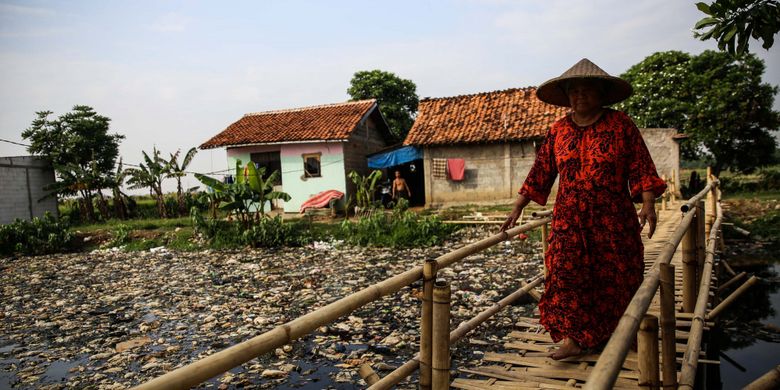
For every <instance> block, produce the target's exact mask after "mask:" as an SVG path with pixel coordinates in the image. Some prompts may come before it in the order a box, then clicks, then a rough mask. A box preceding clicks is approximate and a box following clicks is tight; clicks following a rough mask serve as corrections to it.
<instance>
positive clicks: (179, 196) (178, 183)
mask: <svg viewBox="0 0 780 390" xmlns="http://www.w3.org/2000/svg"><path fill="white" fill-rule="evenodd" d="M176 196H177V198H176V199H177V200H178V202H179V216H180V217H183V216H185V215H187V206H186V205H185V204H184V194H182V190H181V177H180V176H176Z"/></svg>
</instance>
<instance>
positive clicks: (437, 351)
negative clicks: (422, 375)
mask: <svg viewBox="0 0 780 390" xmlns="http://www.w3.org/2000/svg"><path fill="white" fill-rule="evenodd" d="M450 293H451V291H450V285H449V283H447V281H445V280H442V279H439V280H437V281H436V282H435V283H434V285H433V332H432V346H433V353H432V360H431V367H432V369H433V370H432V371H433V373H432V374H433V375H432V378H431V379H432V380H431V388H432V389H433V390H444V389H449V388H450Z"/></svg>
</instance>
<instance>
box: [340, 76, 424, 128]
mask: <svg viewBox="0 0 780 390" xmlns="http://www.w3.org/2000/svg"><path fill="white" fill-rule="evenodd" d="M349 84H350V86H349V89H347V93H348V94H349V96H351V97H352V100H361V99H376V100H377V103H379V107H380V110H381V111H382V114H383V115H384V117H385V119H386V120H387V124H388V125H389V126H390V131H391V132H392V133H393V136H395V137H396V138H397V139H398V140H403V139H404V138H406V134H407V133H408V132H409V129H410V128H411V127H412V123H414V115H415V114H416V113H417V104H418V103H419V99H418V97H417V86H416V85H415V84H414V82H412V81H411V80H407V79H402V78H400V77H398V76H396V75H395V74H394V73H391V72H385V71H381V70H364V71H359V72H355V75H354V76H353V77H352V80H351V81H350V82H349Z"/></svg>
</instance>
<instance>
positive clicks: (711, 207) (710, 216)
mask: <svg viewBox="0 0 780 390" xmlns="http://www.w3.org/2000/svg"><path fill="white" fill-rule="evenodd" d="M707 184H708V185H709V187H710V191H709V192H707V208H706V217H705V219H704V234H705V237H709V236H710V230H711V229H712V223H713V222H714V221H715V208H716V207H717V205H715V204H713V203H712V202H713V201H716V200H715V196H714V193H715V186H713V185H712V167H707Z"/></svg>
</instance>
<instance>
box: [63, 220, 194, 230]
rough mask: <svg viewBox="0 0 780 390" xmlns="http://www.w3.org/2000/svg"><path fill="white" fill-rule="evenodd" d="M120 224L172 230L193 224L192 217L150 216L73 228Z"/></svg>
mask: <svg viewBox="0 0 780 390" xmlns="http://www.w3.org/2000/svg"><path fill="white" fill-rule="evenodd" d="M120 225H125V226H128V227H130V228H131V229H132V230H172V229H175V228H177V227H188V226H191V225H192V222H190V217H180V218H168V219H163V218H148V219H127V220H121V219H109V220H108V221H105V222H97V223H92V224H88V225H76V226H74V227H73V228H72V230H74V231H80V232H83V233H91V232H97V231H108V230H112V229H114V228H116V227H118V226H120Z"/></svg>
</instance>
